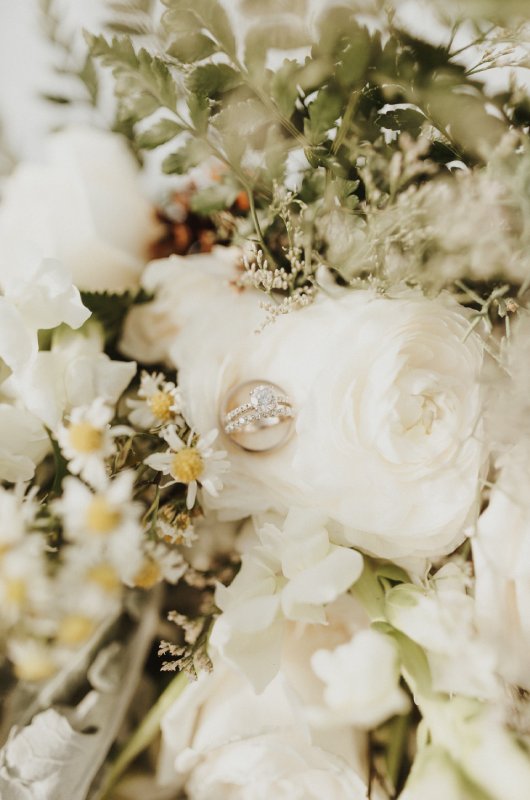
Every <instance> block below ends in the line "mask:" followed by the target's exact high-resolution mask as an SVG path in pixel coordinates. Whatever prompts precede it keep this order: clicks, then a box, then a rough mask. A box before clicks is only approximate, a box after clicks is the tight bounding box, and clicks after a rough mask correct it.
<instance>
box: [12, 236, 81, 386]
mask: <svg viewBox="0 0 530 800" xmlns="http://www.w3.org/2000/svg"><path fill="white" fill-rule="evenodd" d="M22 242H25V238H23V239H22V240H21V241H14V240H13V239H12V238H11V236H9V237H8V236H6V238H5V239H4V240H3V243H2V248H0V358H1V359H2V360H3V361H4V362H5V363H6V364H7V366H8V367H9V368H10V369H11V370H12V371H13V372H17V371H18V370H20V369H22V368H23V367H25V366H26V365H27V364H28V362H29V361H30V359H31V358H32V357H34V356H35V354H36V353H37V350H38V341H37V331H39V330H43V329H50V328H55V327H57V326H58V325H60V324H61V323H63V322H65V323H66V324H67V325H69V326H70V327H71V328H79V327H80V326H81V325H82V324H83V322H85V321H86V320H87V319H88V317H89V316H90V311H89V310H88V309H87V308H85V306H84V305H83V303H82V302H81V296H80V294H79V291H78V289H76V287H75V286H74V285H73V284H72V278H71V275H70V273H69V272H68V270H67V269H66V268H65V267H64V266H63V265H62V264H61V263H60V262H59V261H57V260H56V259H53V258H43V257H42V251H40V250H39V249H38V248H36V247H35V246H34V245H32V244H29V243H27V244H23V243H22Z"/></svg>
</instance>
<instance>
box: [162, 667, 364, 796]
mask: <svg viewBox="0 0 530 800" xmlns="http://www.w3.org/2000/svg"><path fill="white" fill-rule="evenodd" d="M301 711H302V709H301V707H300V704H299V702H298V700H297V698H296V697H295V696H294V695H293V694H292V692H291V690H290V689H289V687H288V686H287V685H286V683H285V680H284V678H283V676H282V675H278V676H277V677H276V678H275V680H274V681H273V682H272V683H271V684H270V685H269V687H268V688H267V689H266V690H265V692H264V693H263V694H261V695H256V694H255V693H254V691H253V690H252V688H251V687H250V685H249V684H248V683H247V682H246V681H244V680H243V679H242V678H241V677H240V676H239V675H238V674H237V673H235V672H233V671H231V670H230V669H229V668H228V667H227V666H226V665H225V664H223V663H222V662H219V663H217V664H216V665H215V668H214V671H213V673H212V674H210V675H203V676H202V677H201V678H200V679H199V681H198V682H197V683H196V684H193V685H190V686H188V687H187V688H186V689H185V691H184V693H183V694H182V696H181V697H180V698H179V699H178V700H177V701H176V702H175V703H174V705H173V706H172V708H171V709H170V710H169V711H168V712H167V713H166V715H165V717H164V719H163V720H162V723H161V727H162V751H161V757H160V762H159V772H158V778H159V782H160V783H161V784H165V785H174V786H175V788H179V787H181V788H184V789H185V791H186V793H187V797H189V798H190V800H271V799H272V798H274V800H298V798H301V797H303V798H304V800H317V799H318V800H322V798H326V800H328V798H329V800H366V797H367V794H366V786H365V783H364V780H363V779H362V778H361V777H360V774H359V773H360V771H361V770H362V767H361V762H362V755H361V747H362V746H363V745H364V741H363V739H362V737H359V735H358V734H356V732H355V731H354V730H353V729H348V728H337V729H336V730H334V731H331V732H328V733H327V734H326V735H325V736H320V737H319V735H318V733H315V732H314V731H312V730H311V729H310V728H309V727H308V726H307V725H306V724H305V723H304V721H303V718H302V716H301Z"/></svg>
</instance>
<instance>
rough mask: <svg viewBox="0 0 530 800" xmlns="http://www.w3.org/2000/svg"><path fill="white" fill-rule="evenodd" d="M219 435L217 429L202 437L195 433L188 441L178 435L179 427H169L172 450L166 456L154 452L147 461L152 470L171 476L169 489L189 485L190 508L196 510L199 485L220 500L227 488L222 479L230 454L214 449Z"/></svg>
mask: <svg viewBox="0 0 530 800" xmlns="http://www.w3.org/2000/svg"><path fill="white" fill-rule="evenodd" d="M217 435H218V431H217V430H212V431H210V432H209V433H208V434H206V436H199V437H195V436H194V434H193V432H191V433H190V435H189V437H188V441H187V442H184V441H183V440H182V439H181V438H180V436H179V435H178V434H177V431H176V428H175V426H174V425H173V426H168V427H167V428H166V429H165V430H164V431H163V433H162V437H163V438H164V439H165V440H166V442H167V443H168V445H169V449H168V450H166V452H165V453H153V455H151V456H148V458H146V459H145V463H146V464H147V465H148V466H149V467H152V468H153V469H155V470H158V471H159V472H162V473H163V474H164V475H169V476H170V480H169V481H168V482H167V483H166V486H171V484H173V483H183V484H186V485H187V487H188V494H187V497H186V504H187V506H188V508H193V505H194V504H195V500H196V497H197V488H198V487H199V486H201V487H202V488H203V489H204V490H205V491H206V492H208V494H211V495H213V497H217V496H218V494H219V492H220V491H221V489H222V488H223V482H222V480H221V477H220V476H221V475H222V474H223V473H224V472H226V471H227V470H228V468H229V466H230V465H229V463H228V461H226V460H225V456H226V451H225V450H214V449H213V447H212V444H213V442H214V441H215V439H216V438H217Z"/></svg>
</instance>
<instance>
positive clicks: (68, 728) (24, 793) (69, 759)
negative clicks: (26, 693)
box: [0, 597, 158, 800]
mask: <svg viewBox="0 0 530 800" xmlns="http://www.w3.org/2000/svg"><path fill="white" fill-rule="evenodd" d="M157 617H158V609H157V600H156V598H155V597H151V599H150V601H149V604H148V606H147V607H144V608H143V610H142V619H141V622H140V624H139V626H138V628H137V630H136V632H135V633H134V634H133V635H132V636H131V637H130V639H129V641H128V642H126V643H125V644H123V645H122V644H118V642H112V643H111V644H110V645H108V646H107V647H106V648H104V649H103V650H101V651H100V652H99V653H98V655H97V656H96V657H95V659H94V661H93V662H92V664H91V666H90V667H89V669H88V674H87V677H88V680H89V683H90V684H91V687H92V688H91V689H90V691H89V692H88V693H87V694H86V695H85V697H84V698H83V699H82V700H81V702H80V703H79V704H78V705H77V706H75V707H68V708H67V707H64V706H61V705H56V706H53V707H51V708H48V709H47V710H45V711H42V712H40V713H39V714H37V715H36V716H35V717H34V718H33V719H32V721H31V722H30V723H29V724H28V725H26V726H25V727H23V728H18V729H17V727H16V726H15V727H14V728H12V731H11V734H10V736H9V739H8V741H7V742H6V744H5V745H4V747H3V748H2V750H0V797H2V800H51V798H53V800H86V798H87V797H97V787H96V786H94V787H93V791H92V792H91V791H90V788H91V785H92V784H93V783H94V780H95V778H96V775H97V773H98V771H99V770H100V768H101V765H102V764H103V762H104V760H105V758H106V756H107V753H108V751H109V749H110V746H111V744H112V742H113V741H114V739H115V738H116V735H117V733H118V730H119V727H120V725H121V723H122V721H123V718H124V715H125V713H126V711H127V708H128V706H129V704H130V701H131V699H132V695H133V692H134V691H135V689H136V686H137V683H138V680H139V676H140V673H141V669H142V666H143V662H144V658H145V654H146V650H147V648H148V646H149V644H150V642H151V638H152V635H153V630H154V628H155V625H156V622H157Z"/></svg>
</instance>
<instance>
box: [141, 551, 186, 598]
mask: <svg viewBox="0 0 530 800" xmlns="http://www.w3.org/2000/svg"><path fill="white" fill-rule="evenodd" d="M187 568H188V564H187V563H186V561H184V559H183V557H182V555H181V554H180V553H179V551H178V550H175V549H173V548H171V547H166V545H164V544H160V543H156V542H146V543H145V546H144V558H143V562H142V565H141V567H140V569H139V570H138V572H137V573H136V574H135V576H134V578H133V579H132V581H131V582H130V585H131V586H135V587H137V588H139V589H152V588H153V586H156V584H157V583H160V582H161V581H163V580H165V581H167V582H168V583H177V582H178V581H179V580H180V578H181V577H182V576H183V575H184V573H185V572H186V570H187Z"/></svg>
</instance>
